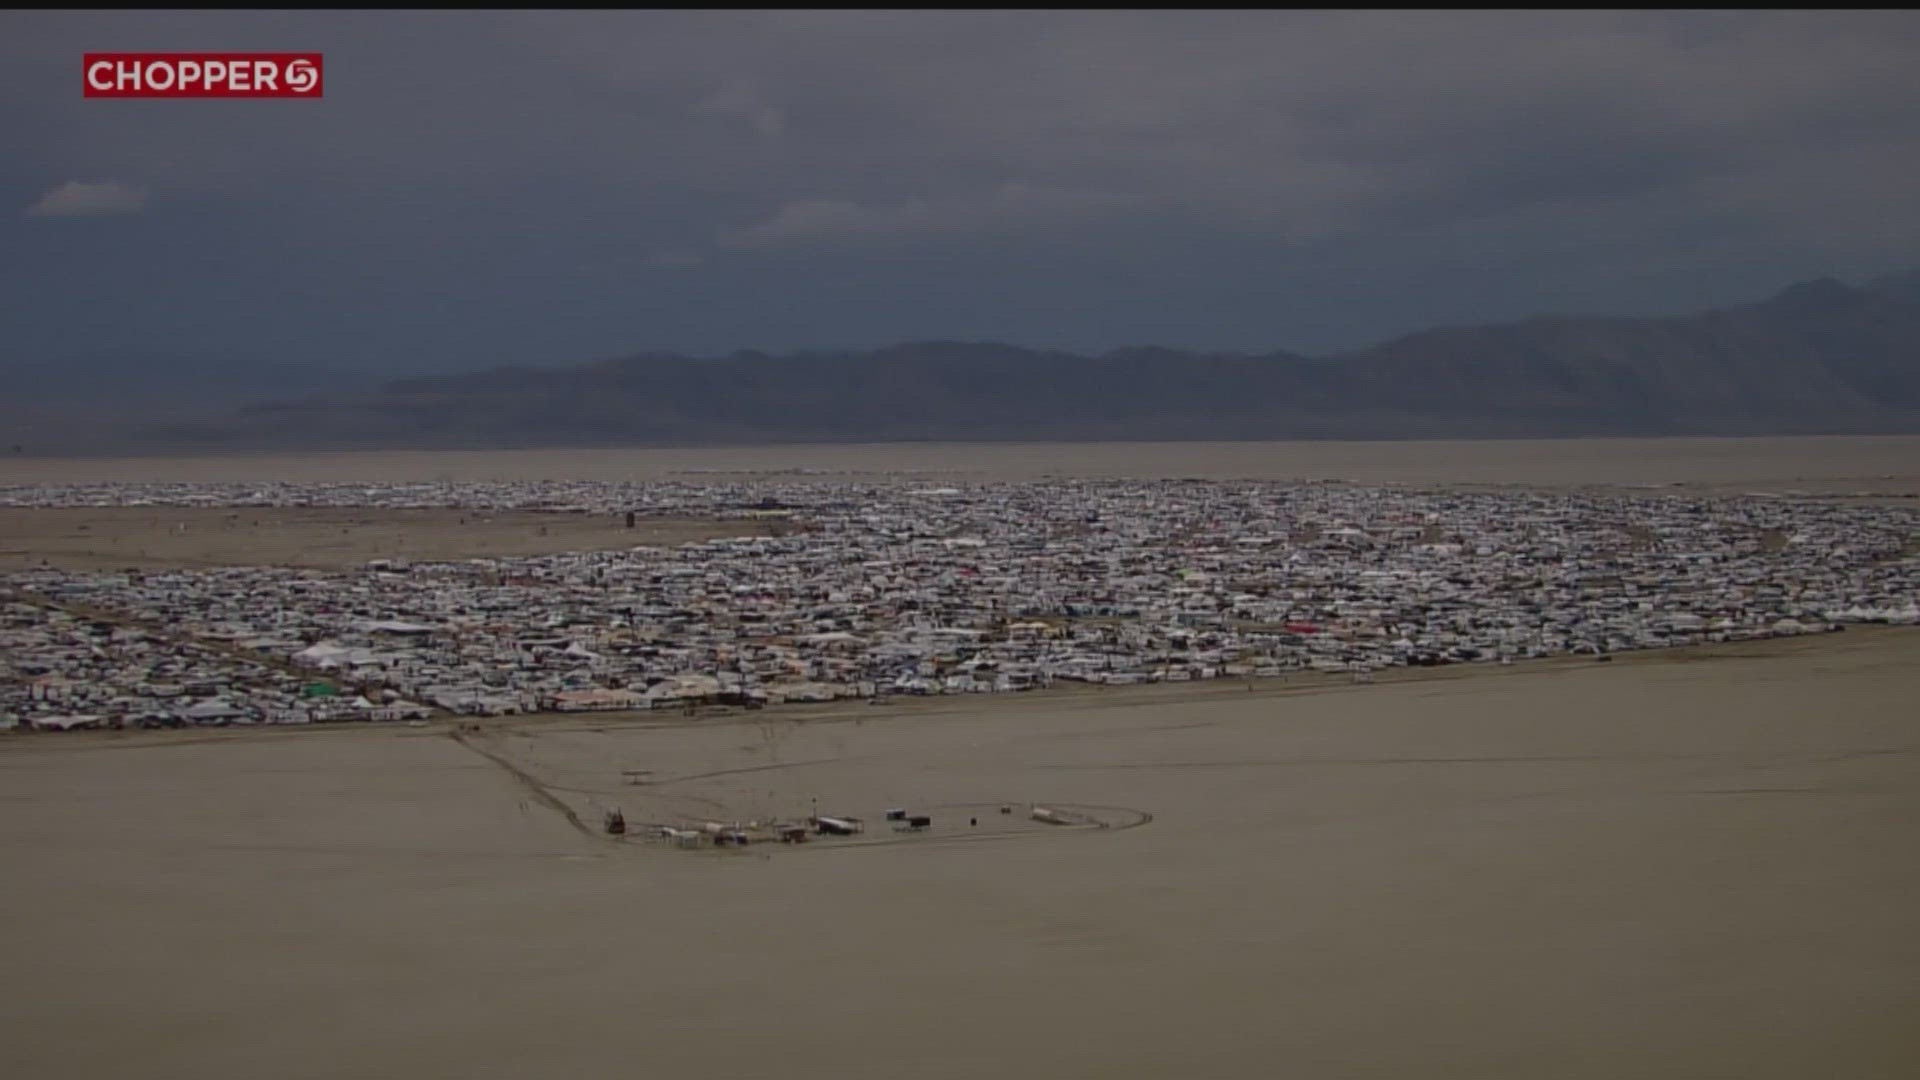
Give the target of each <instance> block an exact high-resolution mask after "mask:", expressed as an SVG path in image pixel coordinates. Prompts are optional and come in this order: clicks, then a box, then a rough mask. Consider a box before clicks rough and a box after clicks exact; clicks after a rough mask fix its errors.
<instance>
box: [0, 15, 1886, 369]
mask: <svg viewBox="0 0 1920 1080" xmlns="http://www.w3.org/2000/svg"><path fill="white" fill-rule="evenodd" d="M0 29H4V31H5V32H0V60H4V61H5V67H4V71H0V91H3V92H4V94H5V100H6V101H7V102H9V104H10V106H11V107H10V108H9V109H8V110H7V111H6V112H5V113H4V114H3V115H0V140H3V142H0V145H5V146H7V147H9V148H10V150H11V152H10V153H8V154H6V155H4V156H0V197H5V198H7V199H10V200H11V203H12V205H13V207H14V209H13V210H12V211H11V212H10V213H9V214H8V215H6V217H5V218H4V219H0V220H3V221H4V223H3V224H0V247H3V248H4V252H5V253H4V254H0V260H3V261H0V282H3V283H4V284H5V285H6V286H7V292H8V295H9V296H10V299H9V300H7V301H4V303H5V304H7V305H8V306H7V307H6V308H5V309H4V310H5V312H6V315H7V321H8V322H9V323H11V324H13V325H14V327H15V331H16V332H15V333H14V334H13V338H14V340H13V341H12V342H11V343H10V344H11V347H12V348H13V349H14V350H16V351H27V352H33V353H35V354H45V353H48V352H50V351H56V350H60V349H69V350H72V351H84V350H85V349H89V348H99V349H114V348H131V347H134V346H136V345H151V344H153V343H154V342H156V341H158V342H161V343H164V344H165V345H166V346H167V347H168V348H173V349H194V348H204V349H210V350H216V351H219V350H227V351H232V350H247V349H264V350H266V351H270V352H276V353H281V354H284V355H287V356H291V357H295V358H302V359H318V358H337V359H343V360H349V361H352V360H364V361H366V362H370V363H376V364H382V365H388V366H395V367H398V366H435V365H445V364H455V363H466V362H476V363H492V362H500V361H506V360H538V361H555V362H558V361H564V360H570V359H575V358H578V357H582V356H590V355H600V354H604V353H609V352H620V351H627V350H631V349H637V348H644V347H669V348H681V349H695V350H701V351H713V350H724V349H729V348H733V347H737V346H748V345H751V346H761V347H772V348H782V347H792V346H804V345H815V344H867V343H879V342H884V341H888V340H894V339H900V338H916V337H931V336H944V337H970V338H1001V339H1012V340H1018V341H1023V342H1031V343H1037V344H1066V345H1076V346H1081V347H1103V346H1109V345H1116V344H1122V343H1127V342H1140V341H1148V340H1154V341H1163V342H1169V343H1174V344H1197V345H1224V344H1234V345H1247V346H1256V345H1257V346H1270V347H1273V346H1292V347H1305V348H1314V347H1326V346H1332V345H1338V344H1356V343H1360V342H1363V341H1366V340H1369V339H1372V338H1376V337H1379V336H1384V335H1386V334H1388V333H1392V332H1398V331H1402V330H1407V329H1412V328H1415V327H1417V326H1419V325H1422V324H1424V323H1426V322H1428V321H1433V320H1444V321H1449V322H1465V321H1473V320H1476V319H1492V318H1501V317H1512V316H1516V315H1521V314H1526V313H1529V312H1531V311H1533V310H1537V309H1541V308H1554V309H1561V310H1589V311H1609V310H1678V309H1684V308H1687V307H1692V306H1698V305H1701V304H1707V303H1716V302H1729V301H1734V300H1739V299H1745V298H1747V297H1748V296H1749V295H1750V294H1752V293H1754V292H1755V291H1761V290H1766V289H1771V288H1776V287H1778V286H1779V285H1781V284H1784V283H1786V282H1787V281H1790V280H1793V279H1795V278H1798V277H1806V276H1813V275H1816V274H1822V273H1832V274H1838V275H1841V276H1850V275H1860V274H1867V273H1876V272H1882V271H1885V270H1891V269H1896V268H1900V267H1904V266H1906V265H1908V264H1909V263H1911V262H1912V261H1915V260H1914V259H1913V255H1914V252H1915V251H1916V250H1917V249H1920V205H1917V204H1916V201H1915V200H1913V199H1911V197H1910V195H1909V194H1908V191H1907V188H1908V186H1909V185H1910V177H1912V176H1913V175H1915V174H1916V170H1920V74H1917V72H1920V62H1916V61H1920V18H1917V17H1916V16H1914V15H1912V14H1911V13H1906V12H1854V13H1838V14H1818V13H1808V12H1755V13H1739V12H1713V13H1619V14H1607V13H1528V12H1472V13H1406V12H1308V13H1200V14H1176V13H1169V12H1117V13H1115V12H1109V13H1079V12H1074V13H911V12H893V13H861V12H817V13H751V12H739V13H733V12H729V13H681V12H640V13H617V12H592V13H561V14H532V13H498V12H485V13H468V14H461V13H378V12H337V13H315V12H307V13H292V14H285V13H259V12H252V13H234V14H226V13H219V14H213V13H196V14H166V13H158V14H112V15H107V14H31V13H14V14H9V15H4V16H0ZM114 49H128V50H133V49H143V50H144V49H152V50H164V49H276V50H277V49H289V50H290V49H315V50H320V51H323V52H324V53H325V54H326V62H327V90H326V97H325V99H324V100H323V101H319V102H301V101H288V102H279V101H272V102H265V101H98V100H84V99H82V98H81V97H80V94H79V90H78V87H77V86H76V85H75V83H76V82H77V72H76V69H77V67H78V64H79V55H80V53H82V52H84V51H106V50H114ZM77 185H87V186H77ZM63 192H64V193H65V194H62V193H63ZM76 193H78V194H76ZM132 193H138V194H139V197H140V198H143V199H144V203H141V202H140V201H139V199H136V198H135V196H134V195H133V194H132ZM80 195H89V196H90V197H94V198H95V202H94V203H88V202H87V201H86V199H84V198H81V199H80V201H79V202H75V201H74V200H75V199H76V198H79V197H80ZM108 195H113V196H115V198H117V199H118V202H116V201H115V198H109V197H107V196H108ZM60 205H73V206H88V205H94V206H118V207H119V208H120V209H121V210H122V211H123V212H121V213H116V214H112V215H107V214H103V213H91V214H89V213H72V214H56V213H49V212H48V211H47V210H46V209H45V207H47V206H56V207H57V206H60ZM142 206H143V212H140V213H130V212H125V211H129V210H131V209H136V208H140V207H142Z"/></svg>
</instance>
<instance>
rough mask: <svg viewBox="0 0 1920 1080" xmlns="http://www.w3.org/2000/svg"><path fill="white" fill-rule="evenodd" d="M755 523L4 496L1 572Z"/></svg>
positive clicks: (673, 536)
mask: <svg viewBox="0 0 1920 1080" xmlns="http://www.w3.org/2000/svg"><path fill="white" fill-rule="evenodd" d="M764 528H765V527H764V526H762V525H761V524H759V523H757V522H738V521H706V520H699V519H677V518H641V519H640V520H639V521H637V522H636V524H635V527H634V528H632V529H628V528H627V527H626V521H625V519H624V518H623V517H613V516H589V515H586V514H548V513H539V512H536V511H520V510H512V511H471V510H374V509H366V510H358V509H300V508H293V507H284V508H275V507H263V508H251V507H242V508H239V509H235V510H222V509H202V508H173V507H166V508H162V507H125V508H58V509H48V508H10V507H0V573H4V572H5V571H7V570H17V569H21V568H23V567H34V566H40V565H42V563H43V562H44V563H45V564H46V565H50V566H56V567H63V568H68V569H118V568H121V567H137V568H139V569H155V568H160V567H196V566H312V567H337V566H347V565H352V564H356V563H361V562H365V561H367V560H368V559H391V558H407V559H422V560H425V559H467V558H484V557H490V556H508V555H540V554H546V553H549V552H558V551H601V550H609V549H615V548H627V547H634V546H637V545H642V544H682V543H686V542H688V541H692V540H705V539H709V538H712V537H716V536H741V535H747V534H752V533H759V532H763V531H764Z"/></svg>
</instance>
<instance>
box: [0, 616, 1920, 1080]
mask: <svg viewBox="0 0 1920 1080" xmlns="http://www.w3.org/2000/svg"><path fill="white" fill-rule="evenodd" d="M1681 656H1682V653H1675V652H1669V653H1660V654H1646V655H1645V658H1644V659H1642V658H1641V657H1640V656H1639V655H1637V654H1636V655H1635V656H1631V657H1630V656H1622V657H1621V658H1620V659H1619V660H1618V661H1616V662H1613V663H1606V664H1599V663H1592V662H1586V663H1578V662H1568V663H1545V664H1538V665H1514V666H1512V667H1504V668H1494V669H1482V670H1483V671H1485V677H1478V674H1477V673H1467V674H1462V675H1458V676H1455V675H1453V674H1452V673H1451V672H1444V673H1434V675H1435V677H1423V678H1417V679H1409V680H1408V681H1404V682H1385V681H1383V682H1381V683H1378V684H1375V685H1371V686H1344V687H1341V686H1325V687H1314V688H1305V687H1296V688H1292V689H1288V690H1284V691H1278V692H1275V693H1271V694H1267V693H1250V692H1247V691H1244V690H1240V691H1238V692H1235V691H1233V690H1232V688H1230V687H1209V688H1205V689H1203V690H1194V691H1191V692H1187V691H1186V690H1185V688H1167V689H1166V692H1145V691H1141V692H1134V691H1131V690H1129V691H1119V692H1114V693H1086V694H1065V695H1053V694H1030V695H1002V696H996V697H991V698H987V697H982V698H967V699H961V700H954V701H932V702H925V703H913V704H911V705H902V706H901V707H899V708H872V707H853V706H848V707H840V708H837V709H827V710H822V711H821V712H820V713H818V714H814V715H810V716H807V717H805V718H800V719H794V718H788V717H782V718H779V719H769V718H766V717H763V716H761V715H759V714H753V715H745V714H739V715H735V716H732V717H727V718H722V719H718V720H706V719H697V720H690V721H689V720H684V719H681V718H678V717H652V718H646V719H636V720H632V721H619V720H603V719H600V718H594V717H572V718H568V719H566V720H559V721H547V720H543V719H537V718H536V719H531V720H529V719H525V718H507V719H503V720H500V721H491V722H488V738H489V739H490V740H491V741H490V743H489V748H490V749H492V750H494V751H496V752H498V753H500V754H502V755H503V757H504V758H505V759H506V760H507V761H509V762H511V763H512V764H513V765H514V767H515V768H516V769H519V770H521V771H523V772H524V773H525V774H526V775H527V776H528V777H529V778H531V780H532V782H533V783H534V784H536V785H538V788H539V789H540V790H546V791H551V792H554V793H556V794H555V797H556V799H559V800H562V801H565V802H567V804H568V805H571V806H575V807H580V808H586V809H590V808H593V807H595V806H601V805H612V806H620V807H622V808H623V809H625V810H626V811H627V812H629V813H630V814H633V815H635V816H638V815H639V813H640V810H641V805H640V803H639V802H630V800H656V801H657V803H664V802H666V801H668V800H672V801H674V802H676V803H677V804H678V805H679V806H680V807H682V808H684V810H685V812H686V813H687V814H689V815H719V816H727V817H731V816H735V815H740V814H752V813H757V812H759V811H760V810H762V809H765V810H769V811H772V812H778V813H788V812H793V811H796V810H800V811H804V810H805V809H806V808H808V807H810V806H811V805H812V802H813V800H815V799H818V800H819V806H820V808H821V810H822V811H823V812H829V813H831V812H835V811H839V812H843V813H857V812H862V811H867V810H868V808H876V809H877V808H883V807H889V806H907V807H913V808H916V809H923V810H927V811H928V812H931V813H932V814H933V816H934V828H933V829H932V830H931V831H930V832H929V833H928V834H927V835H926V836H925V837H923V838H922V839H924V841H925V842H914V841H902V842H899V843H890V844H885V845H879V846H869V847H837V848H836V847H832V846H828V845H818V846H816V845H801V846H800V847H797V848H783V847H780V846H779V845H768V846H767V847H765V848H756V849H748V850H747V851H746V852H743V853H728V854H725V855H721V854H718V853H710V852H701V853H689V852H677V851H672V850H669V849H666V848H664V847H661V846H659V845H650V844H644V843H626V842H614V841H610V840H608V839H606V838H603V837H599V836H594V835H591V834H590V833H583V832H582V831H580V830H576V829H574V828H572V827H571V826H570V825H569V824H568V822H567V821H566V819H565V816H564V814H563V813H562V812H560V811H558V810H556V809H555V807H554V806H553V805H552V804H551V803H549V802H547V801H546V800H544V799H542V798H541V797H540V796H539V794H538V791H536V790H535V789H534V788H532V787H529V786H528V783H527V782H524V781H522V780H521V779H518V778H516V777H515V776H514V775H513V774H512V773H511V772H510V771H509V770H507V769H505V768H503V767H502V766H501V765H500V764H499V763H497V762H495V761H493V760H490V759H489V758H488V757H486V756H483V755H481V754H478V753H475V752H474V750H473V749H471V748H469V747H467V746H464V745H462V744H461V743H459V742H457V741H456V740H454V739H452V738H449V737H448V734H447V729H446V728H445V727H444V726H441V725H435V726H433V727H429V728H423V729H410V728H397V729H396V728H357V729H333V730H310V731H259V732H179V733H125V735H126V737H124V738H121V737H117V735H118V733H103V734H101V735H98V736H81V737H78V738H65V737H60V736H53V735H23V736H15V737H11V738H6V739H0V801H3V802H4V805H5V808H6V813H5V814H0V853H4V856H3V857H4V858H5V859H6V865H7V866H8V890H9V891H8V899H9V911H10V916H9V918H8V919H6V920H5V921H4V922H0V955H5V956H6V957H7V963H8V975H9V986H10V987H12V988H13V989H14V991H15V992H14V994H13V995H12V999H11V1004H10V1005H9V1007H8V1009H7V1010H5V1012H4V1013H3V1014H0V1069H4V1070H5V1071H6V1072H7V1073H8V1074H9V1075H21V1076H49V1075H59V1076H67V1077H110V1076H126V1075H131V1074H141V1075H194V1076H202V1077H210V1078H221V1077H248V1078H251V1077H257V1076H262V1075H274V1076H314V1077H319V1076H327V1077H385V1076H392V1075H396V1073H405V1074H406V1075H410V1076H460V1077H471V1078H491V1077H521V1076H527V1075H556V1076H558V1075H568V1076H576V1075H596V1074H601V1073H615V1074H623V1073H644V1074H646V1075H656V1074H658V1075H674V1074H683V1075H691V1076H740V1077H749V1076H769V1075H782V1076H791V1077H800V1078H813V1077H822V1078H825V1077H835V1078H839V1077H850V1076H851V1077H867V1076H875V1077H877V1076H882V1075H886V1076H897V1075H900V1074H901V1072H902V1071H903V1070H904V1071H907V1072H911V1073H913V1074H914V1075H916V1076H924V1077H929V1078H933V1080H946V1078H959V1077H968V1078H971V1077H978V1076H981V1075H1009V1076H1019V1077H1025V1076H1036V1077H1038V1076H1045V1077H1049V1078H1093V1077H1101V1078H1119V1080H1131V1078H1136V1077H1137V1078H1142V1080H1144V1078H1160V1077H1167V1076H1180V1077H1189V1078H1203V1080H1211V1078H1222V1080H1225V1078H1235V1080H1239V1078H1244V1077H1249V1076H1269V1075H1297V1076H1313V1077H1322V1076H1325V1077H1332V1076H1420V1077H1430V1078H1460V1080H1468V1078H1471V1080H1501V1078H1508V1077H1511V1078H1516V1080H1519V1078H1525V1080H1534V1078H1538V1077H1543V1076H1551V1077H1555V1078H1564V1080H1588V1078H1591V1080H1602V1078H1605V1080H1616V1078H1618V1077H1622V1076H1633V1077H1641V1078H1649V1077H1651V1078H1670V1080H1681V1078H1686V1080H1693V1078H1697V1077H1702V1076H1740V1077H1743V1078H1750V1080H1773V1078H1779V1080H1788V1078H1792V1080H1800V1078H1803V1077H1807V1076H1849V1077H1869V1076H1872V1077H1895V1076H1910V1075H1915V1074H1917V1073H1920V1038H1917V1037H1916V1036H1915V1035H1914V1033H1913V1026H1912V1012H1913V1006H1914V1003H1915V1001H1916V1000H1920V948H1916V946H1915V945H1914V942H1916V941H1920V903H1916V902H1915V901H1916V900H1917V899H1920V849H1916V847H1915V845H1914V844H1913V843H1912V822H1913V821H1914V820H1917V819H1920V728H1916V726H1915V722H1914V719H1913V710H1912V702H1913V700H1914V699H1915V696H1916V694H1920V662H1916V661H1920V632H1915V631H1912V630H1901V629H1888V630H1881V631H1860V630H1856V631H1849V632H1847V633H1842V634H1831V635H1820V636H1817V637H1812V638H1796V639H1790V640H1786V641H1777V642H1765V643H1755V644H1751V645H1741V646H1725V647H1716V648H1714V649H1711V650H1704V651H1702V652H1700V653H1698V654H1694V655H1691V657H1690V658H1689V659H1686V660H1684V661H1683V660H1681ZM1156 689H1158V688H1156ZM800 715H801V714H799V713H794V714H793V717H800ZM636 781H639V782H636ZM999 801H1008V802H1017V803H1020V804H1022V805H1024V804H1026V803H1029V802H1047V803H1054V802H1058V803H1063V804H1069V805H1081V806H1109V807H1132V808H1137V809H1139V810H1143V811H1147V812H1150V813H1151V814H1152V815H1153V820H1152V822H1151V823H1150V824H1147V825H1144V826H1143V827H1136V828H1129V829H1108V830H1091V831H1073V830H1065V831H1062V830H1031V831H1027V832H1023V833H1019V834H1017V835H1016V834H1015V833H1013V832H1011V831H1007V832H1005V833H1004V834H1003V835H994V836H983V837H981V838H980V839H979V840H978V842H974V841H972V840H971V839H969V837H970V835H971V834H973V833H975V831H976V830H987V829H988V828H989V825H988V822H987V820H986V819H985V817H984V815H982V823H981V825H979V826H974V825H971V824H969V820H970V819H971V818H972V817H974V816H975V812H974V810H973V808H974V807H976V806H982V805H991V804H994V803H997V802H999ZM963 815H964V817H963ZM590 820H592V819H590Z"/></svg>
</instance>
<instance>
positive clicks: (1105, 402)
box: [130, 274, 1920, 447]
mask: <svg viewBox="0 0 1920 1080" xmlns="http://www.w3.org/2000/svg"><path fill="white" fill-rule="evenodd" d="M331 384H332V385H340V384H339V383H337V382H332V383H331ZM1899 431H1920V274H1914V275H1907V276H1904V277H1891V278H1883V279H1880V280H1877V281H1875V282H1871V283H1869V284H1867V285H1866V286H1863V287H1853V286H1849V285H1845V284H1842V283H1840V282H1838V281H1834V280H1831V279H1821V280H1817V281H1810V282H1806V283H1803V284H1799V285H1795V286H1792V287H1791V288H1788V289H1786V290H1784V291H1783V292H1781V293H1780V294H1778V295H1777V296H1774V297H1772V298H1770V299H1768V300H1765V301H1763V302H1761V303H1756V304H1750V305H1745V306H1741V307H1735V308H1727V309H1722V310H1716V311H1709V312H1704V313H1701V314H1696V315H1682V316H1664V317H1656V318H1646V317H1638V318H1620V317H1599V316H1593V317H1561V316H1555V317H1541V318H1533V319H1528V320H1526V321H1523V322H1518V323H1507V324H1499V325H1490V326H1474V327H1451V328H1444V329H1436V330H1429V331H1425V332H1422V333H1417V334H1412V335H1409V336H1406V337H1402V338H1399V339H1396V340H1393V341H1389V342H1386V343H1384V344H1381V345H1377V346H1373V347H1371V348H1366V349H1361V350H1357V351H1354V352H1349V353H1345V354H1341V355H1334V356H1323V357H1306V356H1300V355H1296V354H1292V353H1285V352H1272V353H1260V354H1227V353H1195V352H1185V351H1180V350H1174V349H1160V348H1136V349H1124V350H1119V351H1116V352H1111V353H1107V354H1105V355H1101V356H1080V355H1074V354H1070V353H1064V352H1052V351H1039V350H1032V349H1023V348H1018V347H1015V346H1010V345H1000V344H985V343H962V342H922V343H916V344H907V345H897V346H893V347H890V348H884V349H877V350H871V351H844V352H812V353H798V354H793V355H788V356H770V355H766V354H762V353H736V354H734V355H731V356H726V357H717V358H707V359H695V358H690V357H685V356H679V355H675V354H669V353H640V354H636V355H633V356H629V357H624V358H620V359H613V360H603V361H598V362H594V363H587V364H580V365H574V366H568V367H549V368H541V367H511V368H499V369H494V370H490V371H480V372H474V373H469V374H459V375H447V376H434V377H422V378H409V379H400V380H396V381H393V382H389V383H387V384H385V385H384V386H378V387H369V388H368V389H367V390H366V391H365V392H361V393H352V394H343V393H339V392H322V393H317V394H308V395H306V396H304V397H302V398H299V399H293V400H289V399H287V398H285V397H282V398H281V399H280V400H275V401H266V402H261V403H258V404H253V405H249V406H246V407H244V408H241V409H239V410H237V411H230V412H225V413H222V414H219V415H216V416H210V417H203V418H200V419H197V420H195V421H193V422H192V423H178V422H176V423H172V424H155V425H148V426H146V427H145V428H137V429H136V430H133V431H131V433H130V434H131V437H134V438H136V439H140V440H145V441H148V442H154V443H165V444H173V445H183V446H184V445H201V446H209V445H216V446H233V447H240V446H249V447H250V446H262V447H266V446H283V447H296V446H299V447H305V446H461V447H478V446H541V445H545V446H561V445H573V446H585V445H643V444H671V443H682V444H699V443H721V442H813V441H841V442H861V441H896V440H1014V439H1020V440H1083V439H1115V440H1123V439H1156V440H1158V439H1168V440H1177V439H1221V438H1245V439H1254V438H1441V437H1459V438H1471V437H1498V436H1510V437H1551V436H1581V435H1682V434H1713V435H1761V434H1813V433H1871V432H1899Z"/></svg>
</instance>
